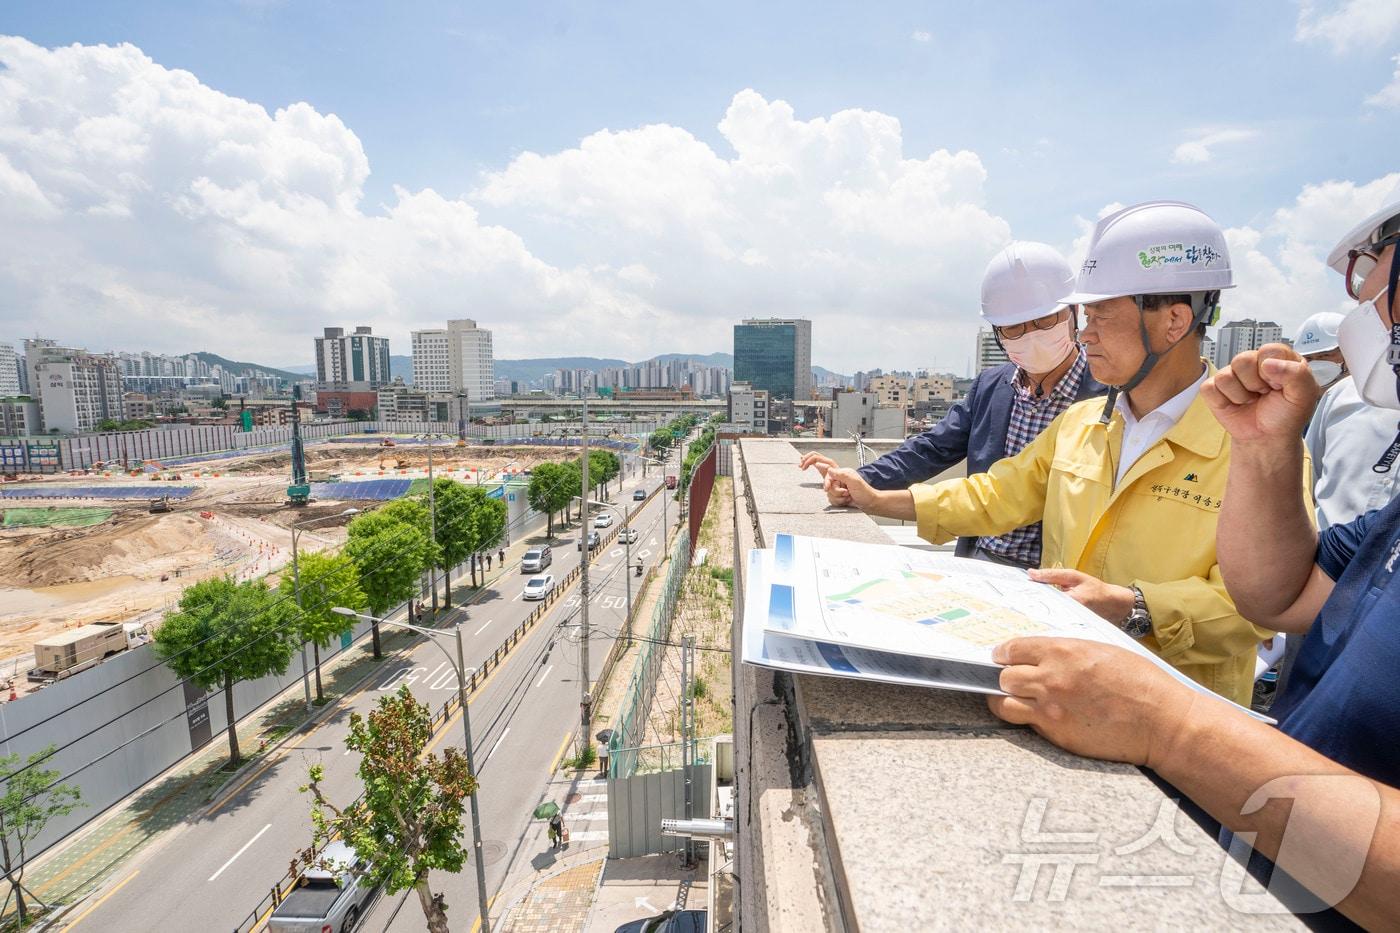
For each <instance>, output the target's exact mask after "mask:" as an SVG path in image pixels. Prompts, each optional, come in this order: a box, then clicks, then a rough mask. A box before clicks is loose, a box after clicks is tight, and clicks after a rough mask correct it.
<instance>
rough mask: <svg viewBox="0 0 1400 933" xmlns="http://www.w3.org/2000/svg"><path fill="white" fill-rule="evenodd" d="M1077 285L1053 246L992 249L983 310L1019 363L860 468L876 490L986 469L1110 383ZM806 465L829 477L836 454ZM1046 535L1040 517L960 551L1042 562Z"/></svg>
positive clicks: (836, 501) (843, 500)
mask: <svg viewBox="0 0 1400 933" xmlns="http://www.w3.org/2000/svg"><path fill="white" fill-rule="evenodd" d="M1073 290H1074V270H1073V269H1072V268H1071V267H1070V264H1069V260H1067V259H1065V257H1064V256H1062V255H1061V254H1060V252H1059V251H1058V250H1056V249H1055V248H1054V247H1053V246H1049V245H1047V244H1045V243H1031V242H1015V243H1012V244H1011V245H1010V246H1007V247H1006V248H1005V249H1003V250H1002V251H1001V252H999V253H997V255H996V256H994V257H992V261H991V262H990V263H988V264H987V269H986V271H985V272H984V273H983V275H982V318H983V319H984V320H985V321H986V322H987V323H988V324H990V325H991V326H992V333H993V334H994V335H995V337H996V340H997V343H998V344H999V345H1000V346H1001V347H1002V349H1004V350H1005V351H1006V355H1007V356H1008V357H1009V358H1010V359H1011V362H1009V363H1003V364H1002V365H1001V366H996V367H993V368H991V369H985V370H983V371H982V372H981V373H979V374H978V375H977V378H976V379H974V380H973V382H972V388H971V389H970V390H968V393H967V396H966V397H964V398H962V399H960V400H958V402H957V403H956V404H954V405H953V407H952V408H951V409H950V410H949V412H948V414H947V415H946V416H944V418H943V420H941V421H940V422H938V424H936V425H934V426H933V427H932V428H930V429H929V430H927V431H925V432H923V433H922V434H916V435H915V436H914V437H911V438H909V439H908V440H906V441H905V442H904V443H903V444H901V445H900V446H899V447H898V448H896V449H895V450H892V451H890V452H889V453H887V454H885V455H884V456H882V457H880V458H879V459H877V460H875V461H873V462H872V463H868V464H866V465H865V466H863V467H861V468H860V470H859V473H860V475H861V476H862V477H863V478H864V479H865V481H866V482H867V483H869V484H870V485H871V486H873V487H875V488H876V489H908V488H909V487H910V486H912V485H914V484H915V483H922V482H924V481H925V480H928V479H931V478H933V477H934V476H937V475H938V474H939V473H942V472H943V471H944V470H946V469H948V468H949V467H953V466H956V465H957V464H958V463H960V462H962V461H963V460H964V459H966V460H967V471H968V473H985V472H986V471H987V469H988V468H989V467H990V466H991V465H992V464H993V463H996V462H997V461H998V460H1000V459H1002V458H1003V457H1009V456H1013V455H1015V454H1017V453H1019V452H1020V451H1021V449H1022V448H1023V447H1025V446H1026V445H1027V444H1029V443H1030V442H1031V441H1033V440H1034V439H1035V438H1036V437H1037V436H1038V435H1039V434H1040V432H1041V431H1044V430H1045V429H1046V428H1047V427H1049V426H1050V423H1051V422H1053V421H1054V420H1055V419H1056V418H1057V417H1059V416H1060V414H1061V413H1062V412H1064V410H1065V409H1067V408H1069V406H1070V405H1072V404H1074V403H1075V402H1077V401H1080V400H1082V399H1086V398H1094V397H1096V396H1101V395H1103V394H1104V393H1105V392H1106V391H1108V388H1107V387H1106V386H1104V385H1102V384H1100V383H1099V382H1098V381H1096V380H1095V379H1094V378H1093V377H1092V376H1091V375H1089V372H1088V361H1087V360H1086V359H1085V356H1084V348H1083V346H1081V345H1080V343H1079V341H1078V330H1077V327H1076V324H1077V315H1076V314H1075V310H1074V309H1073V308H1070V307H1069V306H1068V305H1066V304H1065V302H1064V300H1063V299H1064V297H1065V296H1066V295H1068V294H1069V293H1070V292H1072V291H1073ZM800 466H801V468H802V469H804V470H805V469H807V468H809V467H815V468H816V469H817V470H818V471H819V472H820V473H821V474H822V476H824V477H825V476H826V475H827V472H828V471H829V470H830V469H831V468H832V467H834V466H836V461H834V460H832V459H831V458H830V457H826V456H823V455H822V454H819V453H809V454H807V455H806V456H805V457H803V458H802V462H801V464H800ZM826 486H827V495H828V497H829V498H830V500H831V502H832V504H833V505H851V504H852V503H851V501H850V497H849V496H847V495H846V494H845V492H844V491H843V490H838V489H837V488H835V487H834V485H833V484H832V483H830V482H828V483H827V484H826ZM1040 534H1041V532H1040V523H1039V522H1034V523H1032V524H1029V525H1027V526H1025V527H1023V528H1015V529H1012V530H1011V531H1008V532H1006V533H1005V534H1000V535H986V536H976V535H970V536H966V537H962V538H959V539H958V544H957V551H956V553H957V555H958V556H959V557H976V558H980V559H983V560H990V561H994V562H996V563H1003V564H1011V565H1014V566H1018V567H1039V566H1040Z"/></svg>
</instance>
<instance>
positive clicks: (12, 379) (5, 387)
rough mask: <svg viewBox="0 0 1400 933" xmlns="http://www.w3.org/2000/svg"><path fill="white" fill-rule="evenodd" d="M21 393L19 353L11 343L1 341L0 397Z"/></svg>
mask: <svg viewBox="0 0 1400 933" xmlns="http://www.w3.org/2000/svg"><path fill="white" fill-rule="evenodd" d="M19 393H20V387H19V355H18V354H17V353H15V348H14V347H13V346H11V345H10V344H8V343H0V398H10V397H11V396H15V395H19Z"/></svg>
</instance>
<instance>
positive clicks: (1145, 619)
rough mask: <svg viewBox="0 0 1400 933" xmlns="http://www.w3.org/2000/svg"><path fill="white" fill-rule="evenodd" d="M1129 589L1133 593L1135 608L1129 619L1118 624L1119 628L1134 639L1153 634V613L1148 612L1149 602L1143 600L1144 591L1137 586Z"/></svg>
mask: <svg viewBox="0 0 1400 933" xmlns="http://www.w3.org/2000/svg"><path fill="white" fill-rule="evenodd" d="M1128 589H1130V590H1132V591H1133V608H1132V610H1131V611H1130V612H1129V613H1128V617H1127V618H1126V619H1124V620H1123V621H1122V622H1119V623H1118V627H1119V628H1121V629H1122V630H1123V631H1124V632H1126V633H1127V634H1128V635H1130V636H1132V637H1133V638H1142V637H1144V636H1147V635H1150V634H1152V613H1150V612H1148V611H1147V600H1146V599H1144V598H1143V596H1142V590H1140V589H1138V588H1137V587H1135V586H1130V587H1128Z"/></svg>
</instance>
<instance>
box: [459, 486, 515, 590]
mask: <svg viewBox="0 0 1400 933" xmlns="http://www.w3.org/2000/svg"><path fill="white" fill-rule="evenodd" d="M467 493H468V495H469V496H470V498H471V503H472V507H471V516H472V550H473V552H474V553H477V554H480V553H482V552H488V553H489V552H490V551H492V550H494V549H495V548H497V547H499V546H500V544H501V542H502V541H503V540H504V539H505V535H506V516H507V514H508V513H509V511H510V510H509V507H508V506H507V505H506V504H505V501H504V500H502V499H493V498H492V497H491V496H490V495H488V494H487V492H486V490H485V489H484V488H483V487H481V486H473V487H471V488H470V489H468V490H467ZM472 574H473V576H472V584H473V585H475V584H476V576H475V574H476V562H475V561H473V562H472ZM483 582H485V581H483Z"/></svg>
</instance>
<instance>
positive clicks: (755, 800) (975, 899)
mask: <svg viewBox="0 0 1400 933" xmlns="http://www.w3.org/2000/svg"><path fill="white" fill-rule="evenodd" d="M896 443H898V442H897V441H889V442H881V441H878V440H875V441H868V442H867V446H869V447H873V448H875V451H876V452H877V453H878V452H880V451H882V450H886V449H889V447H890V446H892V445H893V444H896ZM809 450H820V451H821V452H823V453H826V454H827V455H829V456H832V457H833V458H835V459H836V460H837V461H838V462H844V463H846V464H848V465H850V466H855V465H856V451H855V447H854V444H853V443H851V442H849V441H838V440H831V441H821V440H797V441H789V440H784V439H764V438H743V439H740V440H739V441H738V444H737V451H738V456H737V457H736V458H735V462H734V482H735V497H736V505H737V508H736V536H737V537H736V545H737V548H736V554H737V555H739V557H740V559H739V560H737V561H736V564H737V566H736V575H741V574H742V572H743V568H744V561H743V560H742V555H744V554H745V553H746V552H747V550H748V549H749V548H751V547H766V546H769V545H770V544H771V542H772V540H773V536H774V535H775V534H777V533H779V532H791V533H793V534H805V535H820V536H825V537H832V538H845V539H850V540H854V541H862V542H870V543H886V544H888V543H902V544H914V543H915V542H916V541H917V538H916V537H915V536H914V535H913V529H912V528H909V527H907V526H904V527H901V526H898V525H897V523H896V524H887V523H877V522H875V521H872V520H871V519H870V518H868V517H866V516H864V515H862V514H860V513H858V512H855V511H844V510H843V511H831V512H828V511H825V509H826V507H827V501H826V497H825V495H824V494H823V493H822V491H821V487H820V483H819V481H818V480H817V477H816V475H815V473H808V474H803V473H801V472H799V471H798V469H797V462H798V460H799V459H800V458H801V456H802V454H803V453H805V452H807V451H809ZM925 546H926V545H925ZM736 594H737V595H738V597H739V598H738V600H736V603H737V604H738V610H737V611H738V612H740V613H742V611H743V610H742V594H743V581H742V580H736ZM735 631H736V633H737V632H738V626H737V625H736V627H735ZM737 639H738V636H737V634H736V640H735V645H734V650H735V652H736V653H737V652H738V649H739V645H738V640H737ZM734 725H735V735H734V748H735V756H736V762H735V764H736V779H735V780H736V787H737V803H736V807H735V828H736V837H735V843H736V846H735V852H736V854H735V857H734V864H733V874H734V910H735V913H736V915H737V917H738V921H739V922H738V924H737V925H736V927H735V928H736V929H740V930H743V931H745V933H751V931H759V933H764V931H793V933H813V931H822V930H826V931H848V930H849V931H854V930H861V931H908V930H940V929H946V930H954V929H955V930H977V929H982V930H1002V929H1047V928H1068V927H1073V928H1076V929H1113V930H1160V929H1183V928H1192V929H1265V928H1267V929H1270V930H1280V929H1284V930H1287V929H1301V928H1303V925H1302V923H1301V921H1300V920H1299V919H1298V918H1296V917H1295V916H1293V915H1292V914H1290V913H1289V912H1288V911H1287V909H1286V908H1284V907H1283V906H1282V905H1281V904H1279V903H1278V902H1277V901H1276V900H1273V899H1272V898H1271V897H1270V895H1268V894H1267V893H1265V892H1262V891H1260V890H1259V889H1258V888H1257V886H1255V885H1254V884H1253V883H1252V882H1241V880H1240V877H1239V875H1240V873H1239V871H1238V870H1235V868H1234V863H1233V862H1229V860H1228V857H1227V856H1226V854H1225V852H1224V851H1223V850H1222V849H1221V848H1220V847H1219V846H1218V845H1217V843H1216V840H1215V838H1214V837H1213V836H1212V835H1210V834H1209V833H1208V832H1207V831H1206V830H1204V829H1202V828H1201V827H1200V826H1199V825H1198V824H1197V823H1196V822H1194V821H1193V820H1192V818H1191V816H1190V815H1189V814H1188V813H1187V812H1186V811H1185V810H1183V809H1182V808H1181V807H1180V806H1178V803H1177V801H1176V800H1175V799H1173V797H1172V796H1169V794H1168V792H1167V790H1164V788H1163V787H1162V786H1159V784H1157V783H1155V782H1154V781H1153V780H1152V779H1151V778H1149V776H1148V775H1147V774H1146V773H1144V772H1143V771H1142V770H1140V769H1138V768H1135V767H1131V766H1128V765H1121V764H1113V763H1108V762H1102V761H1094V760H1090V759H1086V758H1080V757H1078V756H1075V755H1072V754H1069V753H1067V752H1064V751H1061V750H1060V749H1058V748H1056V747H1055V746H1053V745H1051V744H1050V743H1049V742H1047V741H1045V740H1044V739H1042V738H1040V737H1039V736H1038V735H1036V734H1035V733H1034V732H1032V731H1030V730H1029V729H1026V728H1022V727H1018V726H1012V725H1009V724H1007V723H1005V722H1002V721H1001V720H999V719H997V718H995V717H994V716H992V715H991V713H990V712H989V711H988V709H987V705H986V702H985V700H984V698H982V697H980V696H976V695H971V694H959V693H953V692H947V691H940V690H932V689H913V688H901V687H893V686H884V685H879V684H871V683H862V682H858V681H851V680H843V679H834V678H822V677H814V676H805V675H789V674H785V673H775V672H771V671H766V670H762V669H758V668H753V667H749V666H746V665H736V668H735V715H734Z"/></svg>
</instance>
